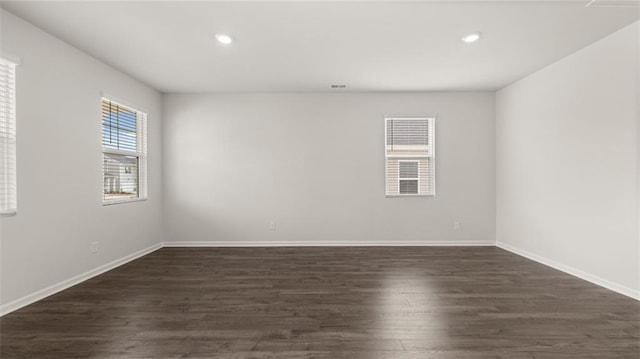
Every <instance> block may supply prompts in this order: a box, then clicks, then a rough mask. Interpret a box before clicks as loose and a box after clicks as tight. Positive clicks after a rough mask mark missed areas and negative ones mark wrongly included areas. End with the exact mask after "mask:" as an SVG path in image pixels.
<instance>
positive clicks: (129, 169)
mask: <svg viewBox="0 0 640 359" xmlns="http://www.w3.org/2000/svg"><path fill="white" fill-rule="evenodd" d="M103 171H104V182H103V183H104V200H114V199H126V198H137V197H138V157H136V156H124V155H117V154H112V153H105V154H104V157H103Z"/></svg>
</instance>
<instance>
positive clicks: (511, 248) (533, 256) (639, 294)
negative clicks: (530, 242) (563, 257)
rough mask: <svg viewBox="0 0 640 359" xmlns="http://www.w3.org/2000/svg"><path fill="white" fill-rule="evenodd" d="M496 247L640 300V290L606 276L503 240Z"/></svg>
mask: <svg viewBox="0 0 640 359" xmlns="http://www.w3.org/2000/svg"><path fill="white" fill-rule="evenodd" d="M496 247H498V248H502V249H504V250H506V251H509V252H511V253H514V254H517V255H519V256H522V257H525V258H528V259H531V260H532V261H535V262H538V263H540V264H544V265H546V266H549V267H551V268H554V269H557V270H559V271H562V272H565V273H567V274H571V275H572V276H574V277H578V278H580V279H584V280H586V281H588V282H591V283H593V284H596V285H599V286H601V287H604V288H607V289H609V290H612V291H614V292H616V293H620V294H622V295H626V296H627V297H631V298H633V299H636V300H640V291H637V290H634V289H632V288H629V287H626V286H623V285H620V284H618V283H614V282H612V281H610V280H607V279H604V278H600V277H598V276H596V275H593V274H591V273H587V272H585V271H582V270H580V269H576V268H574V267H571V266H568V265H565V264H561V263H558V262H556V261H554V260H552V259H549V258H546V257H543V256H541V255H538V254H535V253H532V252H529V251H527V250H524V249H522V248H518V247H514V246H512V245H510V244H507V243H504V242H501V241H497V242H496Z"/></svg>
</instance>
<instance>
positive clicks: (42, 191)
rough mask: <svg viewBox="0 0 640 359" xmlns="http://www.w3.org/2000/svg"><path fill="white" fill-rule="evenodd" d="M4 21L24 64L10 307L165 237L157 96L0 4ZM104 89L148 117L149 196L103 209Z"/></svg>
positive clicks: (5, 297) (10, 225) (5, 251)
mask: <svg viewBox="0 0 640 359" xmlns="http://www.w3.org/2000/svg"><path fill="white" fill-rule="evenodd" d="M0 20H1V33H0V34H1V40H2V41H1V46H2V50H3V52H5V53H10V54H13V55H17V56H19V57H20V58H21V60H22V64H21V65H20V66H19V67H18V70H17V131H18V144H17V161H18V164H17V166H18V174H17V175H18V215H17V216H14V217H5V218H2V219H0V252H1V253H0V255H1V257H0V273H1V282H2V284H1V293H0V303H2V305H3V306H5V307H6V306H7V305H9V304H11V303H10V302H12V301H15V300H18V299H20V298H22V297H24V296H27V295H29V294H32V293H34V292H36V291H39V290H42V289H44V288H47V287H49V286H51V285H54V284H56V283H59V282H61V281H65V280H68V279H70V278H72V277H74V276H76V275H79V274H82V273H84V272H87V271H89V270H92V269H95V268H96V267H99V266H101V265H104V264H106V263H108V262H111V261H113V260H116V259H119V258H122V257H125V256H127V255H130V254H132V253H134V252H136V251H139V250H141V249H144V248H147V247H150V246H152V245H153V244H157V243H159V242H161V241H162V239H161V235H162V232H161V228H160V227H161V226H160V220H161V214H162V211H161V180H160V176H161V155H160V138H161V132H160V131H161V126H160V113H161V112H160V111H161V105H160V101H161V96H160V94H159V93H158V92H156V91H155V90H152V89H151V88H149V87H147V86H145V85H143V84H141V83H139V82H137V81H135V80H133V79H132V78H130V77H128V76H126V75H124V74H122V73H120V72H118V71H116V70H114V69H112V68H111V67H109V66H107V65H105V64H103V63H101V62H99V61H98V60H96V59H94V58H91V57H89V56H88V55H85V54H84V53H82V52H80V51H78V50H76V49H75V48H73V47H71V46H69V45H67V44H66V43H64V42H62V41H60V40H58V39H56V38H54V37H52V36H50V35H48V34H46V33H44V32H42V31H41V30H39V29H37V28H35V27H34V26H32V25H30V24H28V23H26V22H24V21H23V20H21V19H19V18H17V17H15V16H13V15H12V14H10V13H8V12H6V11H4V10H2V13H1V18H0ZM102 91H105V92H107V93H109V94H112V95H113V96H117V97H118V98H120V99H124V100H127V101H128V102H130V103H131V104H134V105H137V106H139V107H141V108H142V109H146V110H147V111H148V113H149V117H148V127H149V130H148V131H149V133H148V140H149V171H148V173H149V200H148V201H144V202H137V203H127V204H120V205H112V206H105V207H103V206H102V202H101V199H102V194H101V193H102V153H101V127H100V126H101V124H100V116H101V115H100V111H101V108H100V97H101V92H102ZM92 241H99V251H98V253H97V254H92V253H91V242H92Z"/></svg>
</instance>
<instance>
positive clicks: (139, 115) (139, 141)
mask: <svg viewBox="0 0 640 359" xmlns="http://www.w3.org/2000/svg"><path fill="white" fill-rule="evenodd" d="M104 101H109V102H111V103H113V104H116V105H118V106H122V107H126V108H128V109H130V110H133V111H135V112H136V150H135V151H128V150H119V149H113V148H106V147H105V146H104V125H103V121H104V119H103V117H102V106H103V103H104ZM148 116H149V115H148V112H147V111H146V110H143V109H141V108H140V107H138V106H132V105H130V104H129V103H128V102H126V101H121V100H119V99H118V98H117V97H114V96H111V95H108V94H104V93H103V94H102V96H101V98H100V147H101V148H102V205H103V206H110V205H114V204H121V203H131V202H141V201H146V200H147V199H148V178H147V157H148V154H147V123H148ZM105 154H111V155H116V156H129V157H135V158H136V168H137V176H136V187H137V193H136V194H137V196H135V197H120V198H114V199H106V198H105V193H104V189H105V175H104V174H105V170H104V161H105Z"/></svg>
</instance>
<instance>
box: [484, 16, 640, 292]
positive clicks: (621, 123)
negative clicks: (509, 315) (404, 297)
mask: <svg viewBox="0 0 640 359" xmlns="http://www.w3.org/2000/svg"><path fill="white" fill-rule="evenodd" d="M639 32H640V28H639V23H637V22H636V23H635V24H633V25H630V26H628V27H626V28H624V29H622V30H620V31H618V32H616V33H614V34H612V35H610V36H608V37H606V38H604V39H602V40H600V41H598V42H596V43H594V44H592V45H590V46H588V47H586V48H584V49H582V50H580V51H578V52H576V53H574V54H573V55H570V56H568V57H566V58H565V59H563V60H561V61H559V62H557V63H554V64H552V65H550V66H548V67H547V68H545V69H543V70H541V71H539V72H536V73H534V74H532V75H530V76H528V77H526V78H524V79H523V80H520V81H518V82H516V83H514V84H512V85H510V86H508V87H506V88H504V89H502V90H501V91H499V92H498V93H497V99H496V112H497V120H496V121H497V124H496V127H497V149H496V153H497V185H496V186H497V219H498V222H497V240H498V242H501V243H505V244H507V245H510V246H513V247H515V248H517V249H520V250H524V251H527V252H529V253H531V254H534V255H537V256H540V257H543V258H545V259H548V260H551V261H553V262H556V263H560V264H562V265H564V266H566V267H569V268H573V269H574V272H582V273H585V274H586V275H585V277H592V278H594V279H598V280H599V282H600V283H604V284H609V286H610V287H615V288H617V289H618V290H620V291H623V292H626V293H628V294H634V293H635V295H636V296H638V293H639V292H638V291H639V290H640V267H639V263H640V257H639V253H640V248H639V247H640V240H639V236H638V214H637V202H638V196H637V191H638V188H637V187H638V186H639V182H638V180H637V177H636V176H637V175H638V173H637V167H638V160H639V157H638V156H639V155H638V153H637V151H636V148H637V146H638V143H637V141H638V137H637V130H636V126H637V124H638V98H639V93H638V71H639V67H640V66H638V43H639V42H638V36H639Z"/></svg>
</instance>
